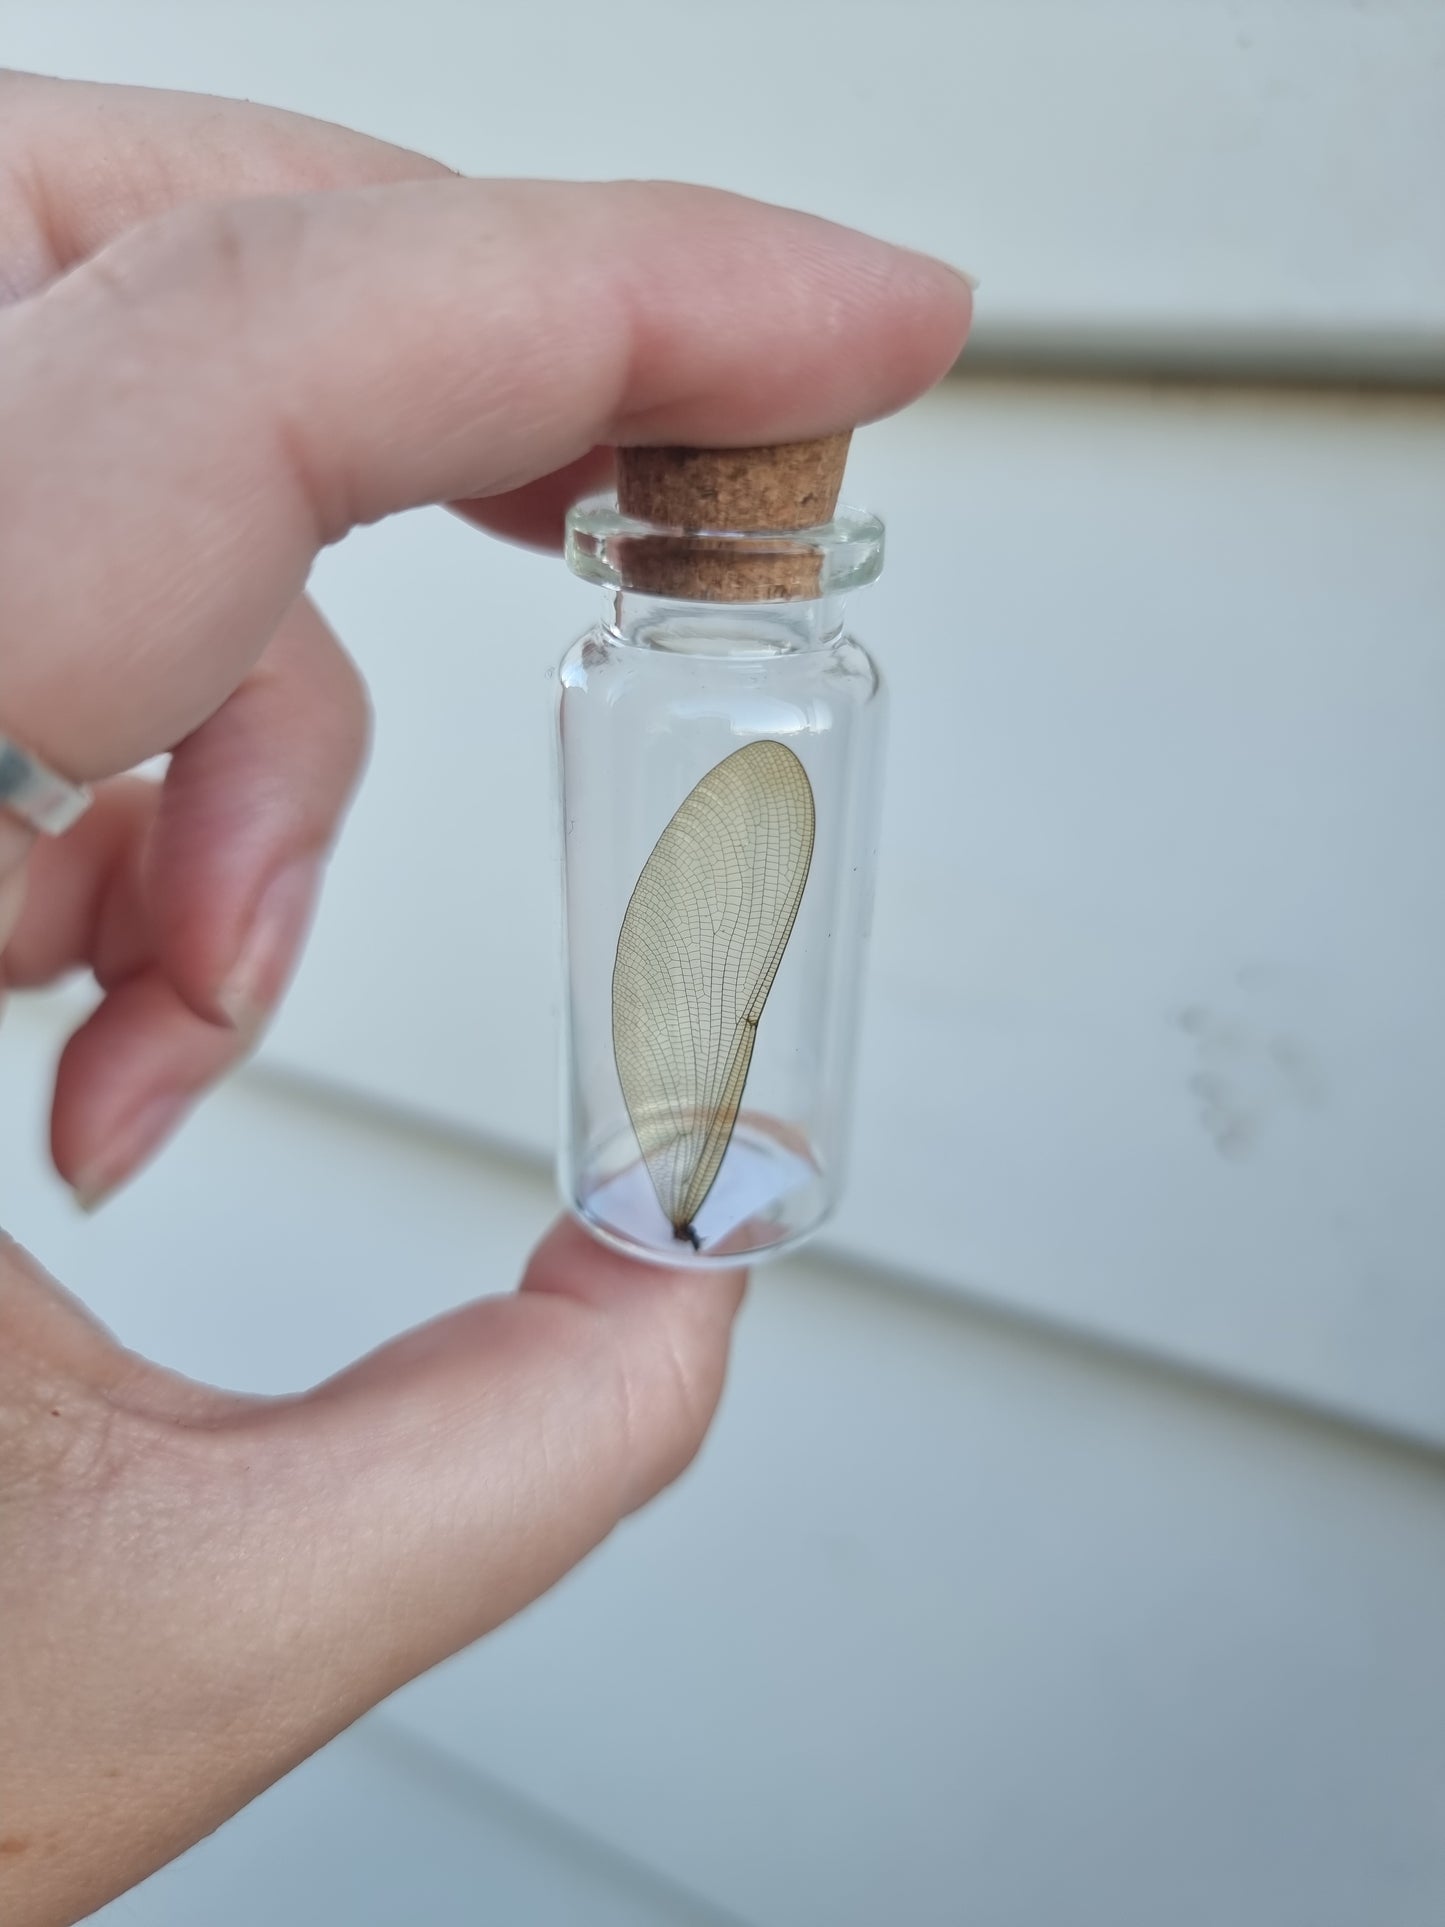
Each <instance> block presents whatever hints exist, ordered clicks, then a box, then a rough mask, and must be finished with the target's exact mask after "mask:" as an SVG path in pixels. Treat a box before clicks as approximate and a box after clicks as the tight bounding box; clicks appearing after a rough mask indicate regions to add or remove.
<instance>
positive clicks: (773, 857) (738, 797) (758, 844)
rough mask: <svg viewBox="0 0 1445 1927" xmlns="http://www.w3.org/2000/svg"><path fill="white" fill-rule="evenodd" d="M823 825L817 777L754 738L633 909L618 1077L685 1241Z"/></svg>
mask: <svg viewBox="0 0 1445 1927" xmlns="http://www.w3.org/2000/svg"><path fill="white" fill-rule="evenodd" d="M815 828H816V813H815V810H814V806H813V789H812V785H811V784H810V783H809V781H808V775H807V771H806V770H805V769H804V768H803V765H802V764H801V763H800V762H799V761H798V759H797V757H796V756H795V755H794V754H793V752H792V750H790V749H789V748H788V747H787V745H786V744H784V743H775V742H768V741H764V742H756V743H748V744H747V745H746V746H745V747H744V748H742V749H739V750H735V751H734V752H733V754H732V755H731V756H728V757H726V758H724V760H723V761H722V762H721V763H719V764H717V766H716V767H715V768H714V769H710V770H709V771H708V773H707V775H706V776H704V777H703V779H702V781H701V782H700V783H699V784H698V785H697V787H696V788H695V789H693V790H692V791H690V792H689V794H688V795H687V796H686V797H685V798H684V799H683V801H682V804H681V805H680V807H679V808H678V811H677V814H676V815H675V816H674V817H673V819H672V821H671V822H670V823H669V824H668V826H667V828H666V829H665V830H664V831H663V833H662V835H661V836H660V837H659V838H658V840H657V845H656V847H655V848H654V850H653V852H652V855H651V856H650V857H649V858H648V859H647V862H646V863H645V864H644V865H643V869H642V874H641V876H640V877H639V878H638V879H637V887H636V888H635V889H634V891H633V893H632V900H631V902H630V903H629V904H628V906H627V914H626V915H625V916H624V917H623V919H622V934H621V936H620V937H619V938H618V941H617V962H616V966H615V968H614V970H613V974H612V1046H613V1050H614V1052H615V1054H616V1058H617V1074H618V1077H619V1078H620V1079H621V1082H622V1095H623V1097H624V1099H625V1100H626V1103H627V1113H628V1116H629V1117H630V1118H631V1119H632V1128H633V1130H634V1131H635V1132H636V1133H637V1142H638V1144H639V1146H640V1147H641V1150H642V1156H643V1159H644V1161H645V1162H646V1165H647V1169H648V1172H649V1175H650V1176H651V1178H652V1182H653V1186H654V1188H655V1189H656V1192H657V1197H658V1202H659V1203H660V1204H661V1206H662V1209H663V1211H664V1212H665V1213H666V1215H667V1219H668V1222H669V1223H670V1224H671V1226H672V1228H673V1231H674V1233H675V1235H676V1236H677V1237H679V1238H693V1232H692V1221H693V1219H694V1218H695V1217H696V1215H697V1213H698V1212H699V1210H701V1208H702V1203H703V1200H704V1199H705V1198H706V1197H707V1194H708V1192H709V1191H710V1190H711V1189H712V1185H713V1180H714V1179H715V1178H716V1177H717V1174H718V1170H719V1167H720V1166H721V1164H722V1161H723V1157H724V1154H725V1153H726V1151H727V1148H728V1144H729V1142H730V1140H731V1138H732V1134H733V1127H734V1125H735V1124H736V1122H737V1115H738V1106H739V1105H740V1104H741V1102H742V1096H743V1087H744V1085H745V1084H746V1082H747V1076H748V1067H749V1065H750V1064H751V1062H752V1055H753V1040H754V1037H755V1036H756V1034H757V1027H758V1020H759V1018H760V1017H761V1016H762V1014H763V1006H764V1004H765V1003H766V1002H767V1000H768V992H769V991H770V990H771V989H772V987H773V979H774V978H775V977H776V976H777V974H778V965H779V964H780V963H781V962H782V958H783V951H784V950H785V949H786V947H787V943H788V938H789V937H790V936H791V935H792V931H793V924H794V921H795V920H796V918H797V915H798V905H799V903H800V902H801V901H802V896H803V886H804V885H805V884H806V882H807V880H808V866H809V865H810V863H811V862H812V858H813V839H814V835H815ZM694 1242H695V1239H694Z"/></svg>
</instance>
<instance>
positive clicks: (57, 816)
mask: <svg viewBox="0 0 1445 1927" xmlns="http://www.w3.org/2000/svg"><path fill="white" fill-rule="evenodd" d="M90 805H91V794H90V791H89V790H88V789H84V788H82V787H81V785H80V784H79V783H67V782H66V780H65V778H64V777H63V776H57V775H56V774H55V771H54V770H53V769H47V768H46V767H45V765H44V763H42V762H41V761H40V760H39V759H38V758H37V757H34V756H32V755H31V754H30V752H29V750H28V749H22V748H21V747H20V745H19V743H12V742H11V741H10V739H9V737H8V736H0V810H9V811H10V813H11V815H12V816H18V817H19V818H20V819H21V821H22V822H25V823H28V824H29V825H30V826H31V828H32V829H36V830H41V831H43V832H44V833H45V835H46V836H63V835H64V834H65V832H66V831H67V830H68V829H69V828H70V826H71V824H72V823H74V822H76V821H78V820H79V818H80V817H82V816H84V814H85V812H86V811H87V810H88V809H89V808H90Z"/></svg>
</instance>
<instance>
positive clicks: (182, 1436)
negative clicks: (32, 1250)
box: [0, 1225, 743, 1927]
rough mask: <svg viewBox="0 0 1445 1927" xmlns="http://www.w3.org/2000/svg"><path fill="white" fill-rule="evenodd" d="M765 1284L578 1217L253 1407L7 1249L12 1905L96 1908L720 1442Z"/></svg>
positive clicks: (0, 1713) (4, 1450)
mask: <svg viewBox="0 0 1445 1927" xmlns="http://www.w3.org/2000/svg"><path fill="white" fill-rule="evenodd" d="M742 1283H743V1280H742V1275H741V1274H740V1273H737V1272H727V1273H718V1274H701V1275H699V1274H695V1273H683V1272H673V1271H667V1270H663V1269H654V1268H651V1267H642V1266H638V1265H636V1264H634V1263H633V1262H631V1261H630V1260H628V1259H625V1258H623V1257H621V1256H618V1255H615V1254H613V1253H611V1252H608V1251H605V1250H603V1249H602V1248H600V1247H599V1246H597V1245H596V1244H594V1243H593V1242H592V1241H591V1240H590V1239H588V1238H587V1237H586V1236H585V1235H584V1234H583V1233H582V1232H581V1231H580V1230H578V1229H577V1228H576V1227H575V1226H571V1225H564V1226H559V1227H558V1228H557V1229H556V1230H554V1231H553V1232H552V1233H551V1235H550V1236H549V1237H548V1238H547V1239H546V1241H545V1242H544V1243H543V1245H542V1246H541V1247H540V1249H539V1250H538V1251H537V1253H536V1254H535V1256H534V1257H533V1259H532V1262H531V1264H530V1266H529V1268H528V1271H527V1275H526V1278H525V1280H524V1282H523V1288H522V1290H521V1292H520V1293H519V1294H517V1295H516V1296H514V1297H509V1298H491V1299H484V1300H481V1301H479V1302H477V1303H474V1304H472V1305H469V1306H467V1307H465V1308H464V1309H463V1310H460V1311H458V1312H455V1313H452V1314H450V1315H449V1316H447V1317H445V1318H442V1319H439V1320H437V1321H436V1322H435V1323H433V1324H430V1325H427V1326H424V1327H422V1328H420V1329H418V1330H417V1331H414V1332H411V1333H409V1334H408V1335H407V1336H405V1337H403V1338H401V1339H398V1340H397V1341H395V1342H394V1343H392V1344H390V1345H388V1346H386V1347H385V1348H384V1349H383V1350H381V1351H379V1352H376V1353H374V1354H372V1355H371V1356H370V1357H368V1358H366V1359H364V1360H362V1361H361V1362H360V1363H359V1364H358V1365H355V1366H353V1367H352V1368H351V1369H349V1370H348V1371H346V1372H344V1373H342V1374H341V1376H340V1377H338V1378H335V1379H332V1380H329V1381H328V1382H327V1383H326V1384H324V1385H322V1386H320V1387H318V1388H317V1389H316V1390H315V1391H313V1392H310V1393H307V1394H305V1395H304V1396H302V1397H298V1398H288V1399H275V1400H252V1399H237V1398H232V1397H228V1396H227V1395H225V1394H221V1393H215V1392H210V1391H208V1390H206V1389H204V1388H201V1387H197V1386H194V1385H191V1384H189V1383H187V1382H184V1381H180V1380H177V1379H173V1378H170V1377H169V1376H168V1375H166V1374H163V1373H160V1372H158V1371H157V1370H155V1368H153V1367H149V1366H145V1365H143V1364H141V1363H140V1362H139V1361H136V1360H134V1359H132V1358H130V1357H129V1355H128V1354H126V1353H124V1352H122V1351H121V1350H120V1349H119V1348H118V1347H116V1346H115V1345H113V1344H112V1343H111V1341H110V1340H109V1339H108V1338H107V1337H106V1336H105V1335H104V1334H103V1333H101V1332H100V1331H99V1330H98V1328H96V1327H95V1326H94V1325H92V1324H91V1323H89V1321H88V1320H87V1319H86V1318H85V1315H84V1314H83V1313H82V1312H81V1311H80V1309H79V1308H78V1307H76V1306H74V1305H73V1304H72V1303H71V1302H70V1301H68V1300H66V1299H65V1298H64V1296H63V1294H61V1293H59V1291H58V1289H57V1288H55V1287H53V1286H51V1285H50V1284H49V1283H48V1281H44V1280H42V1279H40V1278H39V1276H38V1274H37V1273H35V1272H34V1270H33V1269H32V1268H31V1267H30V1266H29V1265H28V1263H27V1262H26V1261H24V1260H23V1259H21V1258H20V1257H19V1256H18V1254H15V1253H14V1250H13V1247H12V1248H10V1249H9V1251H8V1253H7V1252H5V1251H0V1515H3V1516H4V1518H5V1521H6V1547H5V1551H6V1556H5V1559H4V1560H3V1561H0V1645H3V1648H4V1651H5V1653H6V1656H7V1662H8V1663H7V1665H6V1666H5V1667H4V1668H3V1669H0V1732H3V1733H4V1734H5V1735H6V1744H5V1746H4V1748H3V1749H0V1813H3V1814H4V1815H5V1821H6V1826H5V1831H6V1834H7V1838H9V1839H10V1840H12V1841H13V1840H19V1841H20V1842H21V1843H22V1845H24V1846H27V1847H30V1848H32V1849H33V1851H28V1852H21V1853H16V1852H13V1851H12V1852H10V1853H8V1854H7V1855H6V1856H5V1857H3V1858H0V1917H3V1918H4V1919H5V1920H6V1921H13V1922H15V1923H16V1924H17V1927H20V1924H21V1923H26V1922H31V1921H34V1922H42V1921H49V1920H52V1919H54V1920H59V1919H73V1918H75V1917H76V1916H77V1914H79V1913H81V1912H88V1911H90V1910H91V1909H92V1908H94V1907H96V1906H98V1905H100V1904H101V1902H102V1901H104V1900H105V1899H107V1898H109V1897H111V1896H112V1895H113V1894H115V1893H117V1892H120V1891H122V1890H123V1889H124V1888H125V1887H127V1886H129V1885H131V1884H133V1883H134V1882H135V1881H137V1880H139V1879H142V1878H144V1876H145V1875H146V1874H148V1873H150V1872H152V1871H153V1870H154V1869H155V1868H156V1867H158V1866H160V1865H162V1864H163V1863H164V1862H165V1861H167V1860H169V1859H171V1858H173V1857H174V1856H175V1855H176V1854H178V1853H180V1852H182V1851H183V1850H184V1849H185V1848H186V1847H187V1846H189V1845H191V1844H192V1843H193V1842H194V1841H195V1840H197V1839H199V1838H201V1837H202V1835H204V1834H205V1833H207V1832H209V1831H210V1830H211V1829H212V1828H214V1827H215V1826H217V1825H218V1824H219V1823H220V1822H221V1821H222V1820H224V1819H225V1818H227V1817H228V1816H229V1815H230V1814H231V1813H233V1812H235V1811H236V1810H237V1809H238V1808H239V1807H241V1806H242V1805H244V1804H245V1803H246V1802H247V1801H248V1800H250V1799H252V1798H254V1796H255V1795H256V1794H257V1793H259V1792H260V1791H261V1790H262V1789H263V1788H264V1787H266V1786H267V1785H269V1784H270V1783H271V1782H272V1781H273V1780H275V1779H277V1778H279V1777H280V1776H281V1774H283V1773H284V1772H286V1771H287V1770H288V1769H289V1768H290V1767H292V1766H293V1765H295V1764H296V1763H297V1762H298V1761H300V1760H301V1759H303V1758H304V1757H305V1756H306V1755H307V1754H309V1753H311V1752H312V1751H314V1750H315V1749H316V1748H317V1747H318V1746H320V1745H322V1744H323V1743H324V1742H325V1741H326V1740H328V1739H330V1738H331V1737H332V1736H333V1735H334V1734H336V1733H337V1732H339V1731H340V1730H341V1729H342V1728H343V1727H345V1726H346V1725H348V1724H349V1723H350V1722H351V1721H352V1720H354V1719H355V1718H357V1716H358V1715H359V1714H361V1713H362V1712H364V1711H365V1710H366V1709H367V1708H368V1707H370V1706H371V1705H373V1704H374V1703H375V1702H376V1701H377V1700H379V1699H381V1698H382V1697H384V1696H385V1695H386V1694H387V1693H389V1692H391V1691H392V1690H393V1689H394V1688H396V1687H397V1686H399V1685H401V1684H402V1683H403V1681H405V1680H407V1679H409V1678H411V1677H412V1676H413V1675H414V1674H416V1673H418V1672H420V1671H422V1670H424V1669H425V1668H426V1667H428V1666H431V1665H433V1664H435V1663H436V1662H437V1661H439V1660H440V1659H442V1658H444V1657H445V1656H446V1655H448V1654H449V1653H451V1652H454V1651H455V1650H456V1649H457V1648H458V1647H460V1646H462V1645H464V1644H465V1643H467V1642H468V1641H469V1640H472V1639H475V1638H476V1637H478V1636H479V1635H480V1634H482V1633H484V1632H486V1631H488V1630H489V1629H490V1628H491V1627H493V1626H496V1625H497V1624H499V1623H500V1622H501V1621H502V1620H504V1619H506V1618H507V1617H508V1616H509V1615H510V1614H512V1613H514V1612H516V1611H517V1610H518V1609H519V1608H520V1607H521V1606H523V1605H524V1604H526V1603H527V1602H528V1601H529V1600H531V1599H533V1598H535V1597H536V1595H537V1594H539V1593H540V1592H542V1591H544V1590H545V1589H546V1588H547V1587H548V1586H550V1585H552V1584H553V1583H554V1582H555V1581H556V1580H557V1579H558V1578H560V1577H561V1575H562V1574H563V1573H565V1572H566V1571H567V1570H568V1568H569V1567H571V1566H572V1565H574V1564H575V1563H576V1562H577V1561H578V1560H579V1559H580V1558H582V1557H583V1556H584V1555H585V1554H586V1553H587V1552H588V1551H589V1550H590V1549H591V1548H592V1547H593V1546H594V1545H596V1544H597V1543H598V1541H599V1540H601V1539H602V1538H604V1537H605V1536H606V1534H607V1533H608V1532H609V1531H610V1530H611V1529H612V1527H613V1526H614V1525H615V1524H616V1523H617V1522H618V1521H619V1520H620V1519H621V1518H622V1517H623V1516H624V1515H625V1514H626V1513H627V1512H629V1511H630V1510H632V1509H633V1508H634V1507H636V1506H638V1505H640V1504H641V1503H643V1502H644V1501H645V1500H646V1499H647V1498H649V1497H650V1496H651V1495H652V1494H653V1493H655V1492H656V1491H657V1490H658V1489H659V1488H660V1487H661V1486H663V1485H664V1484H666V1483H667V1482H668V1480H670V1479H671V1478H673V1477H675V1476H676V1475H677V1473H678V1472H680V1471H681V1470H682V1469H683V1467H684V1466H685V1465H686V1464H687V1463H688V1461H689V1460H690V1459H691V1457H692V1456H693V1454H694V1452H695V1451H696V1450H697V1447H698V1445H699V1443H700V1441H701V1439H702V1436H703V1433H704V1431H705V1429H706V1426H707V1423H708V1421H709V1419H710V1417H711V1415H712V1412H713V1410H714V1407H715V1405H716V1403H717V1399H718V1396H719V1393H720V1391H721V1388H722V1381H723V1374H724V1369H725V1364H726V1357H727V1345H728V1336H729V1331H730V1327H731V1322H732V1318H733V1314H734V1312H735V1311H736V1309H737V1306H738V1303H739V1300H740V1297H741V1291H742ZM57 1418H60V1419H62V1421H63V1423H62V1425H60V1426H57V1425H56V1423H55V1421H56V1419H57ZM47 1428H48V1429H47ZM57 1434H58V1435H59V1436H58V1437H57Z"/></svg>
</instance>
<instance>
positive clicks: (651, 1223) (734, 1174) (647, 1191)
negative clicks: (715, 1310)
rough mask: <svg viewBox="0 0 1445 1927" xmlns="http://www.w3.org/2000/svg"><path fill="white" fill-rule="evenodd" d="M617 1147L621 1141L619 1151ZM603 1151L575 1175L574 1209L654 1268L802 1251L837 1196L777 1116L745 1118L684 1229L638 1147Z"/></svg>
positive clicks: (569, 1191)
mask: <svg viewBox="0 0 1445 1927" xmlns="http://www.w3.org/2000/svg"><path fill="white" fill-rule="evenodd" d="M614 1148H615V1147H614ZM631 1150H632V1155H631V1157H630V1158H629V1159H628V1160H627V1161H626V1162H623V1163H619V1161H618V1160H617V1159H616V1158H615V1157H613V1158H609V1157H606V1156H605V1155H604V1156H599V1157H597V1158H595V1159H593V1160H591V1161H590V1163H589V1167H588V1170H587V1171H586V1172H585V1173H584V1174H583V1176H582V1178H581V1181H580V1182H578V1183H576V1184H569V1183H568V1182H567V1181H566V1180H565V1178H564V1180H563V1185H562V1195H563V1199H564V1201H565V1203H566V1204H567V1207H568V1209H569V1210H570V1211H571V1212H572V1215H573V1216H574V1217H575V1218H577V1219H578V1220H579V1222H580V1223H582V1224H583V1225H585V1226H586V1227H587V1229H588V1230H589V1231H591V1232H592V1233H593V1234H594V1236H596V1237H598V1238H600V1239H601V1241H602V1242H603V1243H604V1244H607V1245H610V1246H611V1247H612V1248H613V1249H614V1250H615V1251H623V1252H626V1253H627V1255H628V1256H629V1257H632V1258H642V1259H645V1260H646V1261H648V1262H649V1263H652V1264H661V1265H670V1266H678V1267H681V1268H683V1269H686V1270H697V1271H723V1270H728V1269H731V1268H734V1267H736V1266H737V1265H739V1264H753V1263H757V1262H758V1261H759V1260H761V1259H764V1258H771V1257H774V1256H776V1255H778V1254H779V1253H781V1252H784V1251H791V1250H794V1249H796V1248H797V1246H798V1245H800V1244H801V1243H803V1241H804V1240H805V1239H807V1238H809V1237H811V1236H812V1234H813V1233H814V1232H815V1231H816V1230H817V1229H818V1228H819V1226H820V1225H822V1224H823V1223H824V1222H825V1221H826V1219H827V1217H828V1214H829V1210H830V1207H831V1200H830V1198H829V1197H828V1194H827V1190H826V1188H825V1185H824V1179H823V1174H822V1172H821V1171H820V1170H819V1168H818V1164H817V1161H816V1159H815V1158H814V1157H813V1156H812V1154H811V1151H810V1149H809V1148H808V1146H807V1145H806V1143H805V1142H804V1141H802V1140H801V1139H800V1136H799V1134H798V1133H797V1132H796V1131H795V1130H793V1129H792V1128H790V1127H789V1126H786V1125H783V1124H780V1123H779V1122H777V1121H776V1120H775V1119H772V1118H764V1117H760V1116H757V1115H756V1114H754V1115H752V1116H749V1117H746V1118H740V1119H739V1120H738V1126H737V1129H736V1130H735V1132H734V1134H733V1139H732V1142H731V1143H730V1144H729V1146H728V1152H727V1156H726V1157H725V1158H724V1159H723V1163H722V1168H721V1170H720V1171H719V1172H718V1175H717V1178H716V1181H715V1182H714V1184H713V1187H712V1189H711V1191H709V1193H708V1195H707V1197H706V1199H705V1200H704V1201H703V1204H702V1207H701V1209H700V1210H699V1211H698V1213H697V1215H696V1217H695V1219H694V1221H693V1223H692V1224H691V1225H688V1226H686V1227H684V1228H682V1229H681V1230H680V1231H675V1230H674V1228H673V1227H672V1225H670V1224H669V1223H668V1221H667V1219H666V1218H665V1217H664V1215H663V1212H662V1207H661V1206H660V1205H659V1203H658V1201H657V1194H656V1192H655V1191H654V1189H653V1186H652V1180H651V1178H650V1177H649V1175H648V1172H647V1167H646V1165H645V1164H644V1163H643V1161H642V1159H641V1158H640V1157H639V1156H638V1155H637V1153H636V1141H635V1140H633V1141H632V1146H631Z"/></svg>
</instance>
